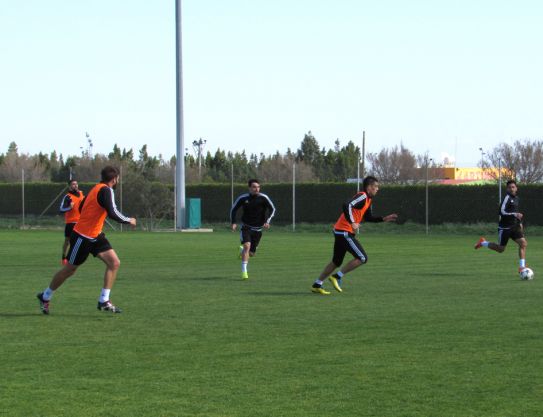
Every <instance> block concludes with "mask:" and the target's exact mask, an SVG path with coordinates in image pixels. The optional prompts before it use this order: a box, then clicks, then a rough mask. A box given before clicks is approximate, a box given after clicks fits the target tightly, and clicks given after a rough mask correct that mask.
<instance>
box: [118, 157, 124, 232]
mask: <svg viewBox="0 0 543 417" xmlns="http://www.w3.org/2000/svg"><path fill="white" fill-rule="evenodd" d="M120 169H121V175H120V176H119V182H120V184H119V188H120V190H119V191H120V193H121V213H124V210H123V163H122V162H121V167H120ZM122 231H123V224H122V223H121V232H122Z"/></svg>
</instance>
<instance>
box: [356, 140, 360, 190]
mask: <svg viewBox="0 0 543 417" xmlns="http://www.w3.org/2000/svg"><path fill="white" fill-rule="evenodd" d="M359 192H360V151H359V152H358V155H356V193H357V194H358V193H359Z"/></svg>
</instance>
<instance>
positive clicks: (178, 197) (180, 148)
mask: <svg viewBox="0 0 543 417" xmlns="http://www.w3.org/2000/svg"><path fill="white" fill-rule="evenodd" d="M181 40H182V37H181V0H175V46H176V48H175V51H176V61H175V80H176V106H177V111H176V119H177V135H176V139H177V140H176V144H177V149H176V155H177V159H176V170H175V175H176V177H175V179H176V181H175V182H176V188H175V202H176V217H177V221H176V228H177V229H184V228H185V155H184V154H183V152H184V149H185V143H184V137H183V127H184V123H183V56H182V42H181Z"/></svg>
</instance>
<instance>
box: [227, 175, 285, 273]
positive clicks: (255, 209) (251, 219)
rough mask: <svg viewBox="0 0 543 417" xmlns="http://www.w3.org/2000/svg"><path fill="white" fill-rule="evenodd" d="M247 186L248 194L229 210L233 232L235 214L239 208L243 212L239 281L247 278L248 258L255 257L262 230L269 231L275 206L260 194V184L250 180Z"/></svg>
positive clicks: (242, 196)
mask: <svg viewBox="0 0 543 417" xmlns="http://www.w3.org/2000/svg"><path fill="white" fill-rule="evenodd" d="M248 185H249V192H248V193H245V194H241V195H240V196H239V197H238V198H237V199H236V201H235V202H234V205H233V206H232V209H231V210H230V223H231V226H232V231H233V232H234V231H235V230H236V228H237V224H236V213H237V211H238V209H239V208H240V207H241V208H242V210H243V214H242V216H241V221H242V225H241V231H240V240H241V245H242V246H240V256H241V279H248V278H249V273H248V272H247V265H248V264H249V257H250V256H251V257H252V256H255V254H256V248H257V247H258V244H259V242H260V239H261V238H262V228H264V229H269V228H270V222H271V219H272V217H273V216H274V215H275V206H274V205H273V203H272V201H271V200H270V198H269V197H268V196H267V195H266V194H263V193H261V192H260V182H259V181H258V180H256V179H250V180H249V182H248Z"/></svg>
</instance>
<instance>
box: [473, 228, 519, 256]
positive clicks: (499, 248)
mask: <svg viewBox="0 0 543 417" xmlns="http://www.w3.org/2000/svg"><path fill="white" fill-rule="evenodd" d="M509 235H510V232H509V230H508V229H499V230H498V243H494V242H489V241H487V240H486V239H485V238H484V237H482V238H480V239H479V241H478V242H477V244H476V245H475V249H479V248H488V249H490V250H493V251H495V252H498V253H502V252H503V251H504V250H505V247H506V246H507V242H508V241H509Z"/></svg>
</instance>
